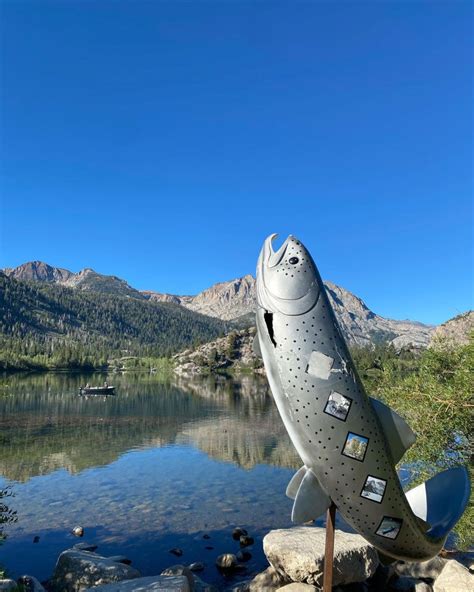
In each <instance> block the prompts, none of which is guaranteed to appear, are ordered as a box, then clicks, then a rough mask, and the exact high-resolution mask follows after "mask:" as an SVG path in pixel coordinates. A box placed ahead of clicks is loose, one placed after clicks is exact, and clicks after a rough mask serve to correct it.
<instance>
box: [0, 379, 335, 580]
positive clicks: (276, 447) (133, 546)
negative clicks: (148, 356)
mask: <svg viewBox="0 0 474 592" xmlns="http://www.w3.org/2000/svg"><path fill="white" fill-rule="evenodd" d="M106 378H107V380H108V382H109V384H114V385H115V386H116V387H117V390H116V395H114V396H109V397H103V396H89V397H84V396H79V395H78V394H77V393H78V388H79V386H80V385H83V384H85V383H86V382H90V383H91V384H102V382H103V381H104V380H105V379H106ZM0 388H1V390H0V489H2V488H3V487H6V486H11V487H12V491H13V493H14V496H13V497H11V498H8V499H7V500H6V501H7V503H8V505H9V506H10V507H11V508H13V509H14V510H16V511H17V513H18V521H17V522H16V523H15V524H9V525H7V526H6V528H5V532H6V534H7V536H8V538H7V541H6V542H5V544H3V545H2V546H0V565H3V566H6V567H7V568H8V570H9V572H10V573H11V575H13V576H15V577H17V576H19V575H22V574H25V573H28V574H31V575H35V576H36V577H38V578H39V579H46V578H48V577H49V576H50V575H51V573H52V571H53V568H54V564H55V561H56V558H57V557H58V555H59V553H60V552H61V551H63V550H64V549H66V548H69V547H71V546H72V545H73V544H75V543H77V542H79V539H77V538H76V537H74V536H73V535H72V534H71V532H70V531H71V529H72V528H73V527H74V526H76V525H80V526H83V527H84V529H85V536H84V540H86V541H87V542H91V543H94V544H97V545H98V546H99V548H98V552H99V553H101V554H104V555H117V554H125V555H127V556H128V557H129V558H130V559H131V560H132V561H133V565H134V566H135V567H136V568H138V569H139V570H140V571H141V572H142V574H143V575H153V574H158V573H160V572H161V571H162V570H163V569H164V568H166V567H168V566H170V565H173V564H176V563H186V564H189V563H191V562H193V561H203V562H204V563H205V565H206V569H205V570H204V572H203V573H202V578H203V579H204V580H206V581H208V582H210V583H214V584H217V585H218V586H219V587H220V588H223V587H225V586H226V585H227V584H229V583H230V581H228V580H226V579H224V576H222V575H221V574H220V573H219V572H218V570H217V569H216V567H215V565H214V562H215V558H216V557H217V555H219V554H221V553H225V552H234V553H235V552H236V551H238V549H239V544H238V542H236V541H234V540H233V539H232V536H231V533H232V528H233V527H235V526H243V527H245V528H246V529H247V530H248V531H249V534H251V535H252V536H254V538H255V544H254V545H253V546H252V548H251V549H250V550H251V553H252V559H251V560H250V561H249V562H248V563H247V564H246V571H245V572H242V573H239V574H238V575H236V576H233V578H234V581H238V580H241V579H244V578H245V577H249V575H251V574H254V573H257V572H258V571H261V570H262V569H264V568H265V566H266V560H265V557H264V555H263V551H262V538H263V536H264V535H265V534H266V533H267V532H268V531H269V530H271V529H273V528H285V527H288V526H290V525H291V523H290V514H291V506H292V502H291V500H289V499H287V498H286V497H285V494H284V492H285V488H286V485H287V483H288V481H289V480H290V478H291V477H292V475H293V474H294V471H295V469H297V468H299V466H300V464H301V463H300V461H299V460H298V457H297V455H296V452H295V451H294V448H293V446H292V444H291V442H290V440H289V438H288V436H287V435H286V432H285V429H284V427H283V425H282V422H281V420H280V417H279V415H278V412H277V410H276V407H275V405H274V403H273V400H272V398H271V395H270V393H269V390H268V387H267V383H266V381H265V380H264V379H258V378H256V377H244V378H242V379H241V380H230V379H227V380H226V379H223V378H210V379H205V380H203V379H201V380H193V381H189V380H183V379H176V380H172V381H164V380H162V379H160V378H158V377H156V376H150V375H145V374H138V375H116V376H110V375H109V376H105V375H100V374H94V375H87V376H85V375H79V374H70V373H64V374H52V373H46V374H36V375H28V376H24V375H23V376H21V375H14V376H10V377H7V378H5V379H4V381H3V383H2V385H1V386H0ZM338 525H339V526H341V525H342V522H341V523H340V524H339V523H338ZM342 526H343V525H342ZM203 535H209V537H210V538H203ZM35 537H39V541H38V542H34V541H35ZM175 547H179V548H181V549H182V550H183V556H182V557H179V558H178V557H175V556H174V555H172V554H171V553H170V550H171V549H172V548H175ZM208 547H212V548H208Z"/></svg>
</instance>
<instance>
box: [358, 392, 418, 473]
mask: <svg viewBox="0 0 474 592" xmlns="http://www.w3.org/2000/svg"><path fill="white" fill-rule="evenodd" d="M369 398H370V402H371V404H372V408H373V410H374V411H375V413H376V415H377V417H378V418H379V421H380V423H381V425H382V429H383V431H384V433H385V437H386V441H387V444H388V446H389V448H390V452H391V454H392V458H393V462H394V463H395V464H397V463H399V462H400V460H401V458H402V457H403V455H404V454H405V452H406V451H407V450H408V449H409V448H410V446H412V445H413V444H414V443H415V440H416V435H415V433H414V431H413V430H412V429H411V427H410V426H409V425H408V424H407V422H406V421H405V420H404V419H403V417H400V415H398V413H395V411H394V410H393V409H391V408H390V407H388V406H387V405H385V404H384V403H382V402H381V401H379V400H378V399H373V398H372V397H369Z"/></svg>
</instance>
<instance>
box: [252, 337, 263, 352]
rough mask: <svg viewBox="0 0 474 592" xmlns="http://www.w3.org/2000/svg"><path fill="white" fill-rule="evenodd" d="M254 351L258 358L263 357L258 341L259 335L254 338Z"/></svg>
mask: <svg viewBox="0 0 474 592" xmlns="http://www.w3.org/2000/svg"><path fill="white" fill-rule="evenodd" d="M252 351H253V353H254V354H255V355H256V356H257V357H258V358H261V357H262V350H261V349H260V341H259V340H258V333H257V334H256V335H255V337H254V338H253V343H252Z"/></svg>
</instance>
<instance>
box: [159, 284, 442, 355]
mask: <svg viewBox="0 0 474 592" xmlns="http://www.w3.org/2000/svg"><path fill="white" fill-rule="evenodd" d="M325 286H326V290H327V292H328V296H329V300H330V301H331V304H332V306H333V308H334V312H335V313H336V317H337V319H338V321H339V324H340V325H341V329H342V332H343V333H344V336H345V337H346V339H347V340H348V341H349V342H350V343H351V345H360V346H365V345H370V344H373V343H380V342H389V343H392V344H393V345H394V347H396V348H397V349H401V348H403V347H415V348H423V347H427V345H428V344H429V342H430V339H431V334H432V332H433V330H434V327H432V326H430V325H424V324H423V323H418V322H415V321H398V320H393V319H386V318H384V317H381V316H379V315H377V314H375V313H374V312H372V311H371V310H370V309H369V308H368V307H367V305H366V304H365V303H364V302H363V301H362V300H361V299H360V298H359V297H357V296H355V295H354V294H352V292H349V290H346V289H344V288H342V287H340V286H337V285H336V284H333V283H332V282H325ZM149 297H150V298H154V299H162V300H165V301H173V302H175V303H176V304H181V305H182V306H185V307H186V308H189V309H191V310H193V311H195V312H199V313H201V314H205V315H208V316H211V317H217V318H219V319H221V320H225V321H232V320H236V319H239V318H241V317H245V316H248V317H249V322H252V320H251V317H252V315H253V314H254V313H255V310H256V307H257V295H256V281H255V278H254V277H253V276H251V275H250V274H249V275H245V276H243V277H241V278H237V279H235V280H230V281H228V282H220V283H218V284H214V285H213V286H211V287H210V288H208V289H206V290H204V291H203V292H200V293H199V294H198V295H197V296H194V297H193V296H175V297H173V296H172V295H170V294H157V293H153V295H151V296H149ZM171 298H174V300H167V299H171Z"/></svg>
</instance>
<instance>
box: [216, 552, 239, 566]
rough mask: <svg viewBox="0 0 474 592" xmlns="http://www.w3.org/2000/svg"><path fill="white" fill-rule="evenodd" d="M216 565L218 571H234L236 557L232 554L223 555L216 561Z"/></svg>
mask: <svg viewBox="0 0 474 592" xmlns="http://www.w3.org/2000/svg"><path fill="white" fill-rule="evenodd" d="M216 565H217V567H218V568H220V569H234V568H235V567H236V566H237V557H236V556H235V555H234V554H233V553H224V554H223V555H219V557H218V558H217V559H216Z"/></svg>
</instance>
